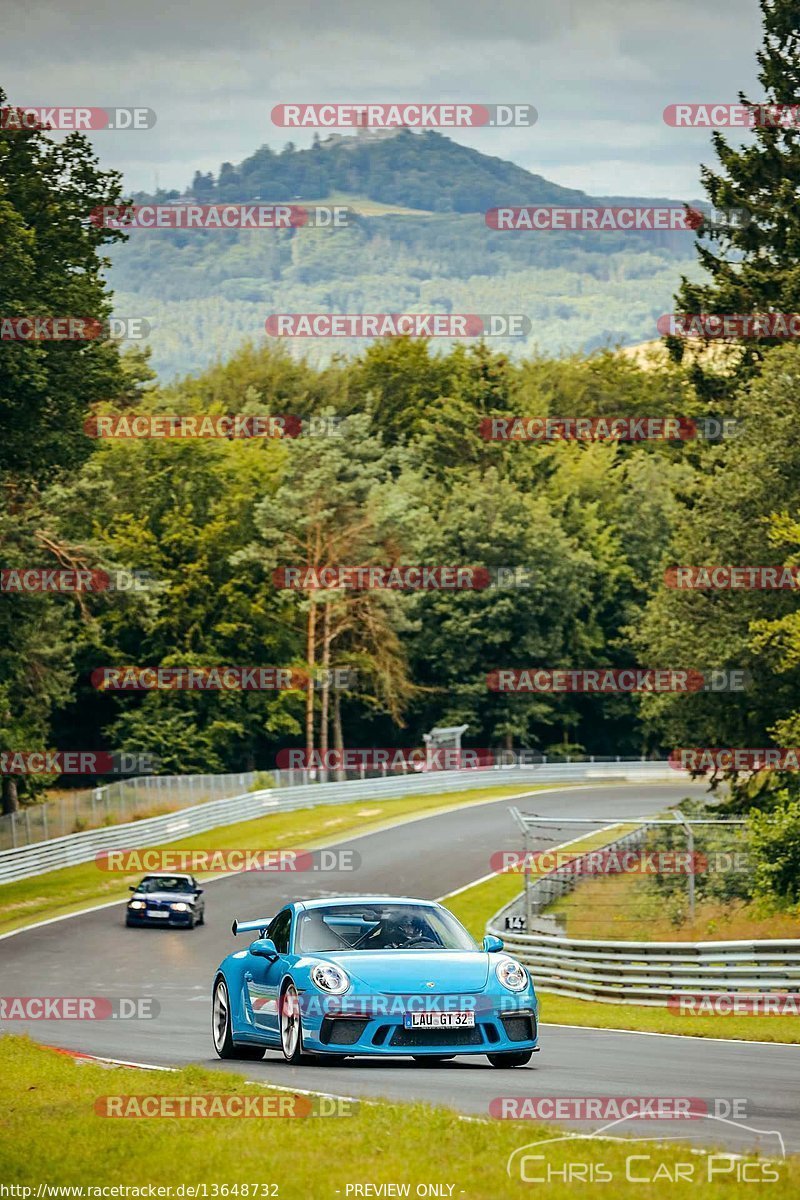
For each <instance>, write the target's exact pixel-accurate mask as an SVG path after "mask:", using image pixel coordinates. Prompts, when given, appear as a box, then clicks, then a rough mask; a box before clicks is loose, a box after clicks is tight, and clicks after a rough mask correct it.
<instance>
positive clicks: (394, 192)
mask: <svg viewBox="0 0 800 1200" xmlns="http://www.w3.org/2000/svg"><path fill="white" fill-rule="evenodd" d="M189 194H190V195H191V196H192V198H194V199H195V200H198V201H202V202H203V203H218V202H234V201H238V202H245V201H250V200H254V199H261V200H263V201H278V200H282V201H286V200H290V201H293V202H298V201H301V202H305V203H310V202H312V201H324V202H326V203H340V204H341V203H344V204H348V205H349V206H350V207H351V209H352V213H351V220H350V223H349V225H348V227H347V228H344V229H310V228H305V229H296V230H295V229H292V230H261V231H259V230H242V231H227V230H226V231H213V230H196V231H167V230H160V231H157V232H150V231H146V230H136V231H133V232H132V233H131V237H130V240H129V242H128V243H127V244H126V245H123V246H118V247H115V248H114V250H113V252H112V258H113V268H112V274H111V282H112V284H113V286H114V288H115V291H116V311H117V312H118V313H119V314H121V315H142V316H146V317H147V318H149V319H150V320H151V321H152V323H153V326H154V328H153V333H152V336H151V339H150V344H151V345H152V348H153V366H154V367H155V368H156V370H157V371H158V372H159V374H160V375H161V376H162V378H171V377H174V376H175V375H179V374H185V373H187V372H190V371H196V370H199V369H202V368H203V367H205V366H207V365H208V364H209V363H212V362H214V361H216V360H218V359H221V358H225V357H228V356H230V355H231V354H232V353H234V352H235V350H236V349H237V348H238V346H240V345H241V343H242V342H243V341H244V340H246V339H250V338H252V339H256V340H258V339H259V338H261V337H263V336H264V321H265V319H266V317H267V316H269V315H270V314H271V313H279V312H347V313H358V312H398V311H408V310H412V311H419V312H431V311H433V312H468V313H521V314H523V315H525V316H527V317H529V318H530V319H531V322H532V329H531V333H530V335H529V337H528V338H527V340H516V341H514V342H507V343H503V342H497V343H495V345H497V347H498V348H500V349H503V350H505V351H508V352H511V353H514V354H522V353H531V352H534V351H537V350H538V351H543V352H548V353H561V352H564V351H567V352H570V351H575V350H584V351H585V350H592V349H594V348H596V347H598V346H605V345H613V344H615V343H622V344H630V343H635V342H640V341H645V340H647V339H649V338H652V337H653V336H655V335H656V327H655V322H656V320H657V318H658V317H659V316H660V315H661V314H662V313H664V312H669V311H671V305H672V299H671V298H672V294H673V292H674V290H675V288H676V286H677V284H678V282H679V278H680V275H681V274H682V273H686V274H690V275H691V274H693V273H694V271H695V267H694V258H693V241H694V240H693V237H692V236H691V235H690V234H686V233H673V234H668V233H647V232H639V233H606V232H604V233H602V234H593V233H555V232H548V233H543V234H537V233H525V232H519V233H517V232H515V233H507V232H501V231H497V230H493V229H489V228H487V226H486V224H485V221H484V217H483V212H484V211H485V210H486V209H487V208H490V207H492V206H494V205H497V204H531V203H542V204H573V205H574V204H579V203H589V202H590V198H589V197H587V196H585V195H584V193H581V192H576V191H573V190H570V189H565V188H560V187H558V185H556V184H553V183H550V182H548V181H547V180H545V179H543V178H542V177H541V176H539V175H534V174H531V173H530V172H528V171H525V170H523V169H522V168H521V167H518V166H516V165H515V164H513V163H509V162H503V161H502V160H501V159H498V158H491V157H488V156H487V155H484V154H481V153H479V152H478V151H476V150H471V149H469V148H468V147H464V146H460V145H458V144H457V143H455V142H452V141H450V140H449V139H448V138H445V137H442V136H441V135H439V134H433V133H426V134H420V135H416V134H411V133H407V132H405V133H403V132H401V133H399V134H397V135H396V136H394V137H390V138H383V139H370V138H366V139H362V138H355V137H351V138H346V139H342V140H341V141H339V142H334V143H333V144H332V145H330V146H328V145H326V143H321V144H320V145H319V146H318V147H317V148H315V149H310V150H295V149H287V150H285V151H283V152H282V153H280V154H275V153H274V152H273V151H271V150H270V149H269V147H266V146H265V147H262V148H261V149H260V150H259V151H257V152H256V153H255V154H254V155H252V156H251V157H250V158H249V159H246V160H245V161H244V162H243V163H241V164H240V165H239V166H238V167H233V166H232V165H231V164H229V163H226V164H223V166H222V168H221V170H220V173H219V176H218V177H216V178H215V177H214V176H212V175H210V174H209V175H205V176H201V175H196V176H195V181H194V184H193V186H192V189H191V192H190V193H189ZM137 199H138V200H139V201H142V200H145V199H147V200H153V199H156V200H162V201H164V200H169V199H172V200H175V199H178V196H177V193H161V194H160V195H159V196H157V197H143V196H139V197H137ZM651 203H652V201H651ZM298 344H299V345H301V349H302V352H303V353H305V354H307V355H308V357H309V358H310V359H311V361H313V362H316V363H324V362H326V361H328V360H329V359H330V358H331V357H332V355H333V354H334V353H357V352H359V351H360V350H361V349H363V342H359V341H352V342H348V341H347V340H345V339H336V340H335V341H334V340H321V339H314V340H311V339H309V340H308V341H304V342H303V343H301V344H300V343H298Z"/></svg>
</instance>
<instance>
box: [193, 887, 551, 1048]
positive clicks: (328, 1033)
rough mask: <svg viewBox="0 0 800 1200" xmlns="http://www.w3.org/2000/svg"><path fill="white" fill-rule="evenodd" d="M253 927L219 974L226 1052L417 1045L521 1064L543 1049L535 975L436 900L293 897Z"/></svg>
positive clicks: (219, 1019)
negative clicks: (475, 933)
mask: <svg viewBox="0 0 800 1200" xmlns="http://www.w3.org/2000/svg"><path fill="white" fill-rule="evenodd" d="M233 932H234V934H236V933H251V934H252V933H256V934H257V935H258V936H257V937H256V940H255V941H253V942H251V944H250V946H249V948H248V949H246V950H237V951H236V952H234V953H233V954H229V955H228V957H227V958H225V959H224V960H223V961H222V963H220V966H219V968H218V970H217V973H216V978H215V980H214V991H213V1006H212V1007H213V1012H212V1032H213V1037H214V1048H215V1050H216V1052H217V1054H218V1055H219V1056H220V1058H248V1059H256V1058H261V1057H262V1056H263V1054H264V1051H265V1050H267V1049H272V1050H282V1051H283V1055H284V1057H285V1058H286V1059H287V1060H288V1061H289V1062H290V1063H297V1062H299V1061H301V1059H303V1058H305V1057H306V1056H309V1055H325V1056H328V1057H330V1056H336V1055H338V1056H340V1057H344V1056H347V1055H359V1056H363V1055H368V1056H369V1057H372V1058H380V1057H388V1056H393V1055H398V1054H410V1055H413V1057H414V1058H419V1059H424V1060H425V1061H427V1062H431V1061H436V1060H440V1061H441V1060H443V1059H447V1058H454V1057H455V1056H456V1055H457V1054H486V1055H487V1056H488V1058H489V1061H490V1062H491V1063H492V1065H493V1066H495V1067H521V1066H524V1064H525V1063H527V1062H528V1060H529V1059H530V1057H531V1054H532V1053H533V1052H534V1050H538V1045H537V1039H538V1027H537V1009H538V1005H537V1000H536V993H535V992H534V988H533V982H532V980H531V978H530V975H529V974H528V972H527V971H526V969H525V967H523V966H522V965H521V964H520V963H518V962H516V961H515V960H514V959H513V958H511V957H510V956H509V955H508V954H506V953H504V951H503V943H502V941H501V940H500V938H496V937H485V938H484V939H483V945H482V947H479V946H478V945H477V944H476V943H475V941H474V940H473V939H472V938H471V937H470V935H469V934H468V933H467V931H466V929H464V927H463V925H461V924H460V923H459V922H458V921H457V920H456V918H455V917H454V916H453V915H452V913H450V912H448V911H447V909H446V908H443V907H442V906H441V905H440V904H436V903H434V902H433V901H431V900H409V899H394V898H387V897H385V896H363V897H342V898H340V899H335V898H334V899H330V898H328V899H320V900H306V901H303V902H300V901H295V902H294V903H292V904H287V905H285V906H284V907H283V908H282V909H281V911H280V912H279V913H278V915H277V916H276V917H273V918H269V917H264V918H262V919H261V920H257V921H234V923H233Z"/></svg>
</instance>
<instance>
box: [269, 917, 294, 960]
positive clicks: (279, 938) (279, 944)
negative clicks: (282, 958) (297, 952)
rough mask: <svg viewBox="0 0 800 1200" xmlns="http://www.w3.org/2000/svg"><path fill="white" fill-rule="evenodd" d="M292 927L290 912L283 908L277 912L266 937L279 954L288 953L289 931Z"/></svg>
mask: <svg viewBox="0 0 800 1200" xmlns="http://www.w3.org/2000/svg"><path fill="white" fill-rule="evenodd" d="M291 927H292V911H291V909H289V908H285V909H284V910H283V912H279V913H278V915H277V917H276V918H275V920H274V921H273V922H272V924H271V925H270V927H269V929H268V930H267V937H268V938H272V940H273V942H274V943H275V949H276V950H277V951H278V953H279V954H288V953H289V930H290V929H291Z"/></svg>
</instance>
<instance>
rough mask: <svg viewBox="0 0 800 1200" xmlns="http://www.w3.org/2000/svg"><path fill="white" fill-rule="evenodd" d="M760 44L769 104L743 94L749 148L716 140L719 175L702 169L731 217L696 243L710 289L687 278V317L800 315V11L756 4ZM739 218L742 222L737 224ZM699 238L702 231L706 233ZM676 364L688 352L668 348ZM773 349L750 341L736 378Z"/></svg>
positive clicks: (769, 2) (700, 376) (792, 1)
mask: <svg viewBox="0 0 800 1200" xmlns="http://www.w3.org/2000/svg"><path fill="white" fill-rule="evenodd" d="M760 3H761V10H762V13H763V20H764V41H763V45H762V47H761V49H760V50H759V51H758V52H757V54H756V57H757V59H758V63H759V66H760V70H759V73H758V79H759V82H760V83H761V85H762V88H763V94H762V95H761V96H759V97H758V98H757V100H751V99H749V98H748V97H747V96H746V95H745V93H744V92H740V93H739V99H740V101H741V102H742V104H745V105H753V106H755V108H756V115H755V126H754V129H753V137H752V140H749V141H748V142H747V144H745V145H743V146H741V147H733V146H731V145H729V144H728V141H727V140H726V138H725V137H724V136H723V135H722V134H721V133H719V132H717V131H715V132H714V134H713V135H712V140H713V144H714V149H715V151H716V154H717V158H718V160H719V166H720V170H718V171H715V170H713V169H712V168H710V167H702V168H701V177H702V181H703V187H704V190H705V192H706V194H707V196H708V198H709V200H710V201H711V203H712V205H713V206H714V208H715V209H720V210H723V211H724V212H726V213H727V212H731V214H732V215H731V218H730V219H728V220H725V221H724V223H723V227H722V229H721V231H720V233H719V236H718V237H715V239H713V240H711V241H708V240H706V239H703V238H702V236H701V240H699V241H698V242H697V253H698V256H699V259H700V263H701V265H702V266H703V267H704V269H705V270H706V271H707V272H708V274H709V275H710V280H709V281H707V282H701V283H692V282H690V281H689V280H688V279H686V277H683V280H682V284H681V287H680V289H679V291H678V294H677V296H676V302H677V311H679V312H682V313H763V312H770V311H772V312H796V311H798V309H799V308H800V206H799V205H798V189H799V188H800V128H798V123H797V120H796V118H797V111H796V110H795V111H794V112H792V110H791V106H793V105H797V99H798V96H799V95H800V21H799V20H798V16H800V10H799V9H798V3H797V0H760ZM736 217H738V218H740V219H739V220H736V219H735V218H736ZM700 232H701V235H702V233H703V229H701V231H700ZM667 340H668V344H669V347H670V351H671V353H672V355H673V357H674V358H676V359H677V360H680V359H681V358H682V356H683V351H684V349H685V343H684V342H683V341H682V340H679V339H678V338H668V339H667ZM774 344H775V339H754V338H749V339H745V340H744V346H743V352H742V354H741V356H740V362H739V364H738V366H739V371H744V372H747V371H748V370H751V369H752V368H753V367H754V366H755V365H756V364H758V363H759V362H760V361H761V360H762V359H763V355H764V351H765V349H767V348H768V347H769V346H770V345H774ZM697 382H698V383H700V384H705V387H704V391H705V392H706V394H709V392H713V390H715V384H716V390H719V388H720V387H721V386H724V383H723V379H722V377H719V378H718V379H717V380H716V381H714V380H713V377H712V375H711V373H710V371H708V370H707V369H705V370H701V369H700V368H697Z"/></svg>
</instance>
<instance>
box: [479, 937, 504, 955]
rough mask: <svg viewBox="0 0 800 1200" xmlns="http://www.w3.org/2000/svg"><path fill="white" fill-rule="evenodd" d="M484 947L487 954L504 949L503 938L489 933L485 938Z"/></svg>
mask: <svg viewBox="0 0 800 1200" xmlns="http://www.w3.org/2000/svg"><path fill="white" fill-rule="evenodd" d="M483 949H484V950H485V951H486V953H487V954H495V953H497V951H498V950H502V949H503V939H502V938H499V937H495V936H494V934H487V935H486V937H485V938H484V939H483Z"/></svg>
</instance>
